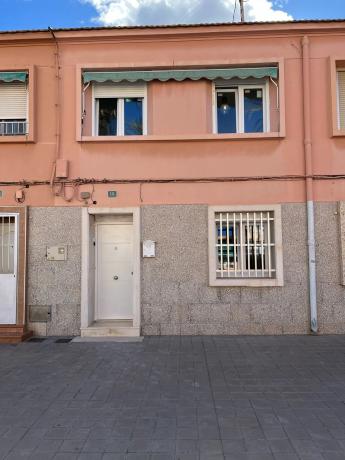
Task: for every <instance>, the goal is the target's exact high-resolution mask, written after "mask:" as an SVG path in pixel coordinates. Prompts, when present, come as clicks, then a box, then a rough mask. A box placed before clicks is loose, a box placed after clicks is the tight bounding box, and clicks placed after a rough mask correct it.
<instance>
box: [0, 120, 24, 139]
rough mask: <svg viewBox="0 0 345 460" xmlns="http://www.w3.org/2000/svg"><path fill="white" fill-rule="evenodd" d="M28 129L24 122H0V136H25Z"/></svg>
mask: <svg viewBox="0 0 345 460" xmlns="http://www.w3.org/2000/svg"><path fill="white" fill-rule="evenodd" d="M28 128H29V124H28V122H27V121H26V120H0V136H20V135H22V136H25V135H26V134H28Z"/></svg>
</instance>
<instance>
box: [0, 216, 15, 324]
mask: <svg viewBox="0 0 345 460" xmlns="http://www.w3.org/2000/svg"><path fill="white" fill-rule="evenodd" d="M17 224H18V216H17V215H16V214H3V213H0V324H15V323H16V320H17V251H18V248H17Z"/></svg>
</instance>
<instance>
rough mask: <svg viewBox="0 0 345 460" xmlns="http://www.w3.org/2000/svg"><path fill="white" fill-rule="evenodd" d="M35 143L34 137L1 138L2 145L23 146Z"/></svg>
mask: <svg viewBox="0 0 345 460" xmlns="http://www.w3.org/2000/svg"><path fill="white" fill-rule="evenodd" d="M33 142H35V141H34V139H33V138H32V136H30V135H29V136H0V144H22V143H27V144H30V143H33Z"/></svg>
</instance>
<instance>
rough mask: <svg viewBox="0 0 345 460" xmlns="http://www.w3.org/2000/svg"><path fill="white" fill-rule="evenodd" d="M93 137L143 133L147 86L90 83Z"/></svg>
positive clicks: (144, 130)
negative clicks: (91, 85) (92, 108)
mask: <svg viewBox="0 0 345 460" xmlns="http://www.w3.org/2000/svg"><path fill="white" fill-rule="evenodd" d="M92 89H93V105H94V110H93V113H94V121H93V134H94V135H95V136H140V135H143V134H146V131H147V130H146V86H145V85H143V84H130V83H128V84H121V83H113V82H106V83H96V82H95V83H93V88H92Z"/></svg>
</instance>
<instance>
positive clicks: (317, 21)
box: [0, 18, 345, 35]
mask: <svg viewBox="0 0 345 460" xmlns="http://www.w3.org/2000/svg"><path fill="white" fill-rule="evenodd" d="M342 22H343V23H344V26H345V18H344V19H299V20H291V21H247V22H212V23H198V24H159V25H137V26H95V27H56V28H55V27H47V28H46V29H23V30H0V35H6V34H7V35H11V34H30V33H31V34H35V33H44V32H47V33H50V30H53V31H54V32H81V31H98V30H99V31H102V30H103V31H111V30H142V29H144V30H149V29H187V28H198V27H199V28H201V27H222V26H224V27H234V28H235V27H241V26H260V25H262V26H265V25H267V26H269V25H292V24H327V23H329V24H334V23H342Z"/></svg>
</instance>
